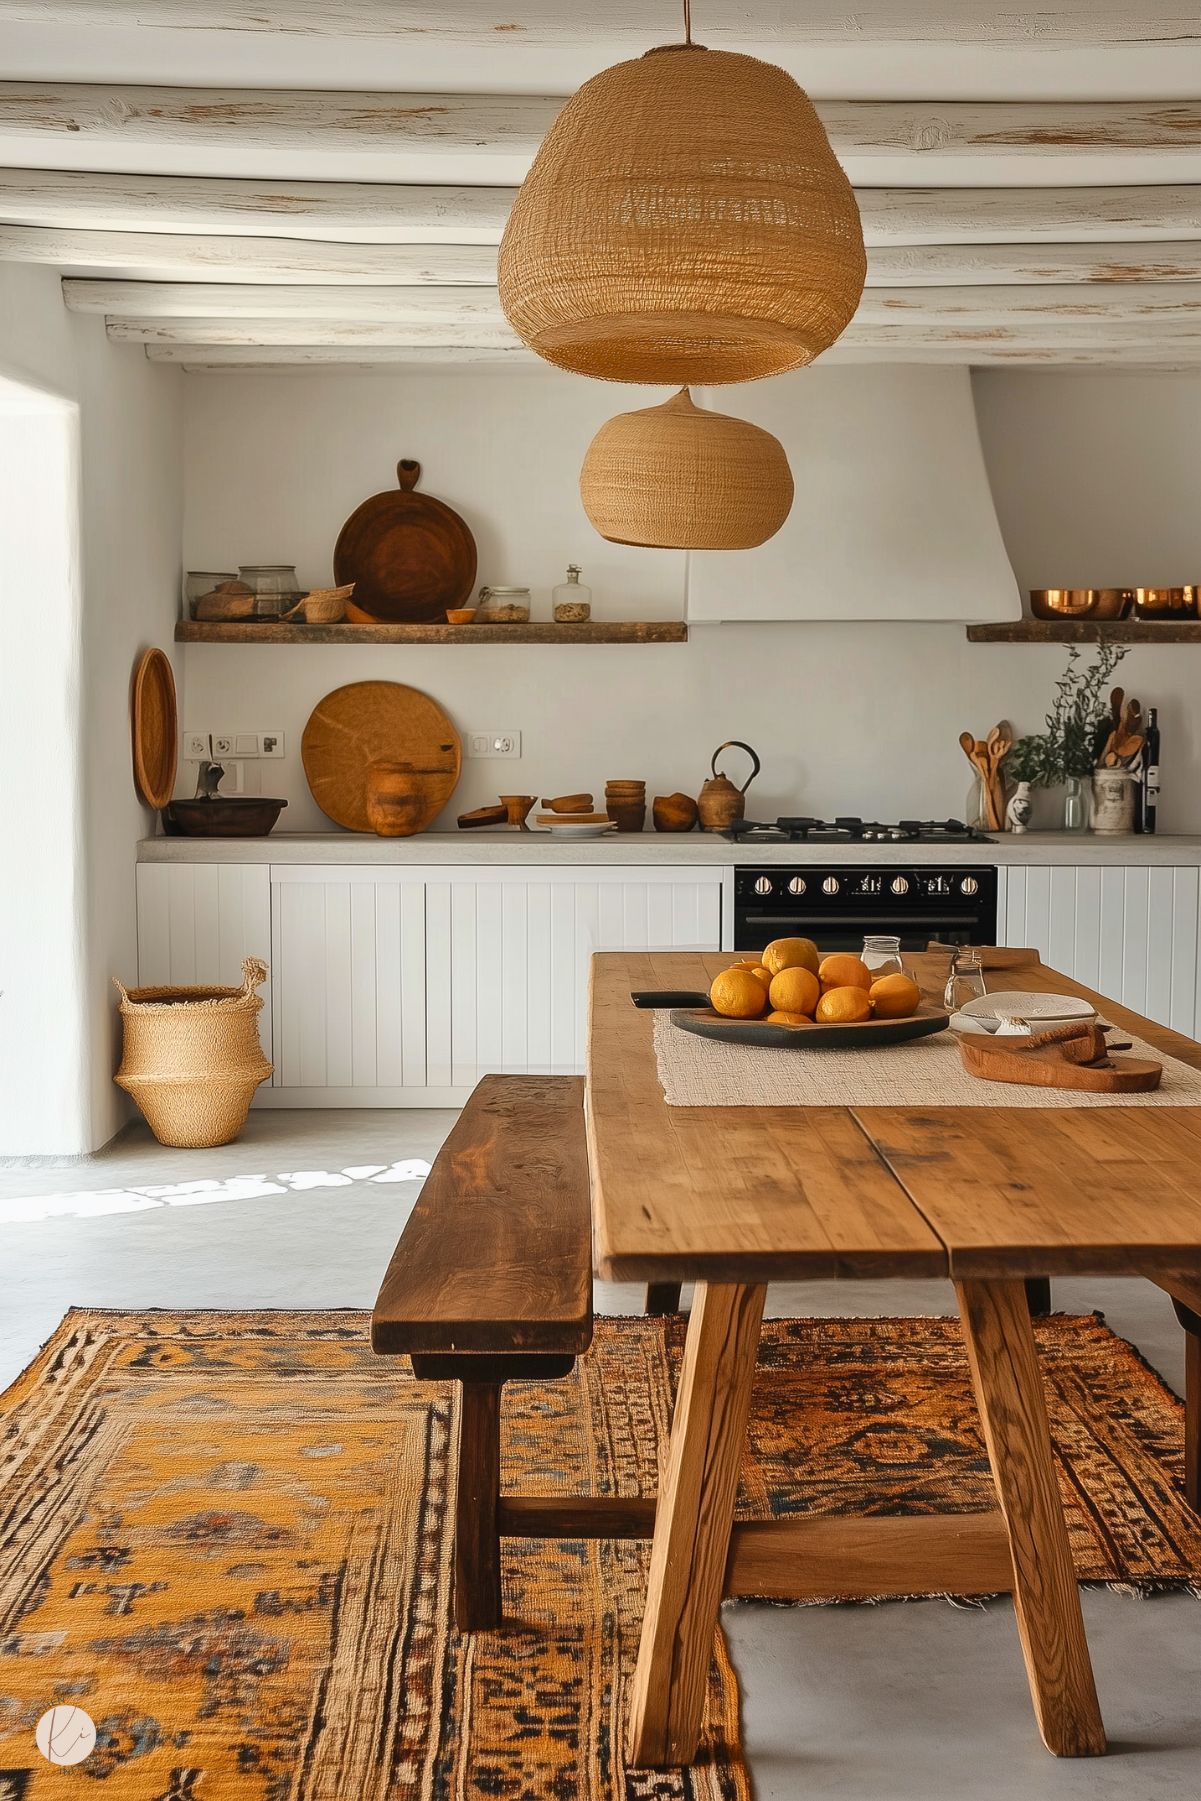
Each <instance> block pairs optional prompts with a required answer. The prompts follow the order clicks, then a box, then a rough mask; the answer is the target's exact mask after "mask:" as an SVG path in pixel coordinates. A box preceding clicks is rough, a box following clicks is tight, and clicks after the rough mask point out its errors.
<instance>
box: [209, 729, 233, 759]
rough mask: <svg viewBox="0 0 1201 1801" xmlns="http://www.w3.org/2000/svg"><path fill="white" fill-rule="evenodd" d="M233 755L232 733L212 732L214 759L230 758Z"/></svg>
mask: <svg viewBox="0 0 1201 1801" xmlns="http://www.w3.org/2000/svg"><path fill="white" fill-rule="evenodd" d="M233 754H234V739H233V733H232V732H214V733H213V755H214V757H232V756H233Z"/></svg>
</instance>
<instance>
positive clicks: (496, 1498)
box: [455, 1382, 501, 1632]
mask: <svg viewBox="0 0 1201 1801" xmlns="http://www.w3.org/2000/svg"><path fill="white" fill-rule="evenodd" d="M500 1396H501V1384H500V1383H499V1382H464V1383H462V1384H461V1400H460V1406H459V1476H458V1482H457V1484H456V1487H455V1625H456V1626H457V1627H458V1628H459V1630H460V1632H486V1631H488V1630H489V1629H490V1628H492V1627H496V1626H499V1625H500V1536H499V1533H498V1531H497V1513H498V1508H499V1502H500Z"/></svg>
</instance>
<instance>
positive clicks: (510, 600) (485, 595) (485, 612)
mask: <svg viewBox="0 0 1201 1801" xmlns="http://www.w3.org/2000/svg"><path fill="white" fill-rule="evenodd" d="M529 616H530V591H529V589H528V588H496V587H489V586H484V587H483V588H481V589H480V592H479V607H478V609H477V611H476V615H475V622H476V624H477V625H521V624H523V623H524V621H525V620H527V619H528V618H529Z"/></svg>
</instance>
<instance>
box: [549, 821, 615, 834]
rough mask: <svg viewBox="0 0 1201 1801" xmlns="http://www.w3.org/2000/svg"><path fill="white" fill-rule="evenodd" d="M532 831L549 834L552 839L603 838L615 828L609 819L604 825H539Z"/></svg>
mask: <svg viewBox="0 0 1201 1801" xmlns="http://www.w3.org/2000/svg"><path fill="white" fill-rule="evenodd" d="M534 830H535V831H537V832H549V833H550V835H551V837H552V838H603V837H604V835H605V833H606V832H612V831H615V830H616V827H615V826H614V823H613V821H612V820H611V819H610V820H607V821H606V822H605V824H604V825H540V826H535V827H534Z"/></svg>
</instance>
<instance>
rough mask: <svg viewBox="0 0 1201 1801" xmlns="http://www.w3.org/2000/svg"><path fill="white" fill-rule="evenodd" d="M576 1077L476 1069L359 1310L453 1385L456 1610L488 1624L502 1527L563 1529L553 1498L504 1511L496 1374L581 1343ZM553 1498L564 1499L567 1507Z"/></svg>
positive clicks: (508, 1377) (587, 1266) (584, 1307)
mask: <svg viewBox="0 0 1201 1801" xmlns="http://www.w3.org/2000/svg"><path fill="white" fill-rule="evenodd" d="M583 1101H584V1083H583V1080H582V1079H581V1078H579V1077H576V1076H486V1077H485V1078H484V1080H483V1081H482V1082H481V1083H480V1084H479V1086H478V1087H477V1088H476V1090H475V1092H474V1093H473V1094H472V1096H471V1099H470V1100H469V1101H468V1103H467V1105H466V1107H465V1108H464V1109H463V1112H462V1114H461V1115H460V1117H459V1119H458V1121H457V1123H456V1125H455V1127H454V1130H453V1131H452V1132H451V1134H450V1137H449V1138H448V1139H447V1140H446V1143H445V1144H444V1145H443V1146H442V1149H441V1150H440V1151H439V1153H438V1155H437V1157H436V1158H435V1160H434V1165H433V1168H432V1169H431V1171H430V1173H429V1175H428V1176H427V1178H426V1180H425V1184H424V1186H423V1187H422V1190H421V1194H420V1197H419V1198H418V1201H417V1204H416V1206H415V1207H414V1209H413V1212H412V1215H411V1216H410V1218H409V1221H408V1224H407V1225H406V1226H405V1228H404V1231H403V1232H402V1233H401V1236H400V1241H399V1243H398V1244H397V1246H396V1249H395V1251H394V1252H393V1254H392V1261H391V1262H390V1263H389V1265H388V1270H387V1274H386V1275H385V1276H384V1280H383V1284H382V1286H381V1288H380V1291H379V1297H378V1299H377V1301H376V1303H375V1310H374V1312H373V1314H372V1318H371V1344H372V1349H373V1350H375V1351H377V1352H379V1353H380V1354H382V1355H384V1356H395V1355H397V1354H401V1353H404V1354H407V1355H408V1356H409V1357H410V1358H411V1359H412V1364H413V1374H414V1375H415V1376H417V1377H418V1378H419V1379H421V1380H423V1381H424V1380H431V1381H439V1380H447V1381H453V1382H457V1383H458V1384H459V1385H460V1408H459V1458H458V1479H457V1484H456V1490H455V1499H454V1520H455V1553H454V1556H455V1574H454V1610H455V1624H456V1625H457V1626H458V1627H460V1629H462V1630H464V1631H472V1630H477V1629H481V1628H487V1627H491V1626H497V1625H499V1623H500V1615H501V1584H500V1539H501V1536H502V1532H506V1531H509V1530H512V1531H514V1532H517V1533H520V1535H521V1536H536V1535H537V1534H538V1530H539V1527H541V1528H542V1529H543V1530H545V1531H546V1532H547V1533H548V1534H550V1535H556V1536H558V1535H562V1536H567V1535H568V1529H567V1526H566V1525H564V1524H563V1523H562V1522H560V1524H559V1527H558V1530H557V1531H556V1530H555V1519H554V1518H553V1517H552V1516H553V1515H555V1514H556V1513H557V1512H559V1511H561V1509H560V1507H559V1505H558V1504H556V1503H555V1502H552V1501H549V1500H548V1501H546V1502H545V1503H542V1502H531V1503H530V1506H529V1509H528V1512H527V1514H526V1515H525V1516H524V1517H523V1516H522V1508H521V1505H520V1504H519V1503H518V1502H516V1501H514V1502H513V1503H511V1511H512V1513H513V1518H512V1519H510V1520H508V1521H506V1520H504V1519H503V1518H502V1506H501V1501H500V1398H501V1390H502V1388H503V1386H504V1384H505V1383H506V1382H512V1381H520V1380H523V1379H533V1380H535V1381H548V1380H551V1379H553V1378H556V1377H561V1376H566V1375H568V1374H569V1373H570V1371H571V1369H572V1367H573V1365H574V1363H575V1360H576V1357H577V1356H578V1355H579V1354H580V1352H581V1351H586V1350H587V1349H588V1346H589V1345H590V1344H591V1342H592V1242H591V1239H592V1231H591V1226H592V1215H591V1207H590V1203H589V1192H588V1153H587V1146H586V1143H585V1137H584V1108H583ZM566 1511H567V1513H568V1514H570V1513H571V1512H572V1509H571V1508H570V1506H569V1507H567V1509H566Z"/></svg>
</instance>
